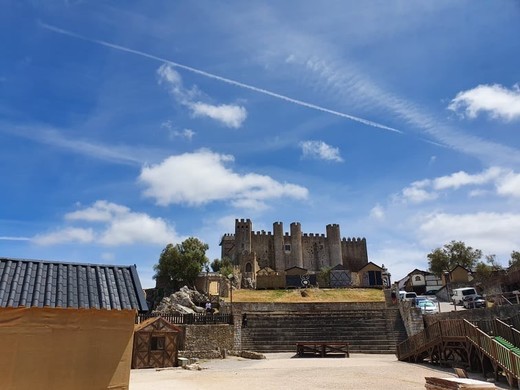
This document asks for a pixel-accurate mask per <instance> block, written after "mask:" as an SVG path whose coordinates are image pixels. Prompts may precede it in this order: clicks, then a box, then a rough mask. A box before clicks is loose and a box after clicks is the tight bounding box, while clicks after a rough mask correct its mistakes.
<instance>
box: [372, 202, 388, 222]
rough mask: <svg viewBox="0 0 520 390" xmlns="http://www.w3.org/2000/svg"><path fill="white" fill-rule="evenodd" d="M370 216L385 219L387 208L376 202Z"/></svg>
mask: <svg viewBox="0 0 520 390" xmlns="http://www.w3.org/2000/svg"><path fill="white" fill-rule="evenodd" d="M370 218H373V219H377V220H383V219H385V210H384V209H383V207H381V205H380V204H376V205H375V206H374V207H373V208H372V210H370Z"/></svg>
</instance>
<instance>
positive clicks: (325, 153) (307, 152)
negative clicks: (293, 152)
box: [300, 141, 343, 162]
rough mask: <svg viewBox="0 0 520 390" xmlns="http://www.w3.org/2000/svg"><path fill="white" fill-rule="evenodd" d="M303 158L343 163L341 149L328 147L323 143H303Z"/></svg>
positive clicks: (301, 144)
mask: <svg viewBox="0 0 520 390" xmlns="http://www.w3.org/2000/svg"><path fill="white" fill-rule="evenodd" d="M300 147H301V148H302V153H303V157H308V158H314V159H319V160H328V161H336V162H343V159H342V158H341V156H340V154H339V149H338V148H334V147H332V146H330V145H327V144H326V143H325V142H323V141H303V142H301V143H300Z"/></svg>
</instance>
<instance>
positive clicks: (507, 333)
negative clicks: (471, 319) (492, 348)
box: [494, 318, 520, 347]
mask: <svg viewBox="0 0 520 390" xmlns="http://www.w3.org/2000/svg"><path fill="white" fill-rule="evenodd" d="M494 335H495V336H500V337H503V338H505V339H506V340H507V341H509V342H510V343H512V344H514V345H515V346H517V347H518V346H520V332H519V331H518V330H517V329H515V328H514V327H513V325H508V324H506V323H505V322H503V321H501V320H499V319H498V318H496V319H495V330H494Z"/></svg>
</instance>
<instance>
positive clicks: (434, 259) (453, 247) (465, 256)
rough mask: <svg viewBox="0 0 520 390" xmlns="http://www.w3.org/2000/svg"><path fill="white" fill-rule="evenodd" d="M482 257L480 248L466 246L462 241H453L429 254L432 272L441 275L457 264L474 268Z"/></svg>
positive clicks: (429, 264)
mask: <svg viewBox="0 0 520 390" xmlns="http://www.w3.org/2000/svg"><path fill="white" fill-rule="evenodd" d="M481 257H482V251H481V250H480V249H473V248H472V247H470V246H466V244H464V242H462V241H451V242H450V243H448V244H445V245H444V246H443V247H442V248H436V249H434V250H433V251H432V252H431V253H429V254H428V266H429V268H430V271H431V272H432V273H434V274H435V275H437V276H441V275H442V274H443V273H444V272H448V271H450V270H452V269H453V268H455V267H456V266H457V265H460V266H462V267H465V268H467V269H473V268H474V267H475V265H476V263H477V261H478V260H479V259H480V258H481Z"/></svg>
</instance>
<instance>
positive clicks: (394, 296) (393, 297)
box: [391, 291, 397, 305]
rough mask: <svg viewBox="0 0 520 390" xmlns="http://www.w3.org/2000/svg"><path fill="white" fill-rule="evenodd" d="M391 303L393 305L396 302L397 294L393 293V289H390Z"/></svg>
mask: <svg viewBox="0 0 520 390" xmlns="http://www.w3.org/2000/svg"><path fill="white" fill-rule="evenodd" d="M391 296H392V303H393V304H394V305H395V304H396V303H397V295H396V293H395V291H392V294H391Z"/></svg>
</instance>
